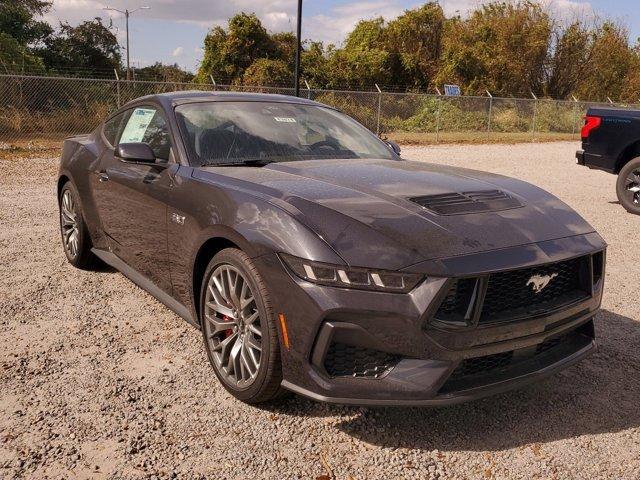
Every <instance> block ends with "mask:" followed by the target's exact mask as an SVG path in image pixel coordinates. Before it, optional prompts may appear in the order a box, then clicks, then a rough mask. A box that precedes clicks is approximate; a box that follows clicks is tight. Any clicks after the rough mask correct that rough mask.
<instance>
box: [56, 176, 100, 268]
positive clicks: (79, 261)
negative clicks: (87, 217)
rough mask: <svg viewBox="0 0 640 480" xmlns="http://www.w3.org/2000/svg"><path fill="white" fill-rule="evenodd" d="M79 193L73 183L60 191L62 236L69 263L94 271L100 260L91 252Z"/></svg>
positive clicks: (68, 183) (67, 184)
mask: <svg viewBox="0 0 640 480" xmlns="http://www.w3.org/2000/svg"><path fill="white" fill-rule="evenodd" d="M79 197H80V196H79V195H78V191H77V190H76V188H75V186H74V185H73V184H72V183H71V182H67V183H65V185H64V186H63V187H62V190H61V191H60V234H61V236H62V247H63V249H64V253H65V255H66V256H67V260H69V263H70V264H71V265H73V266H74V267H76V268H80V269H83V270H92V269H95V268H96V267H98V266H99V265H100V260H99V259H98V257H96V256H95V255H94V254H93V252H91V238H90V237H89V232H88V231H87V226H86V225H85V223H84V219H83V216H82V207H81V205H80V200H79Z"/></svg>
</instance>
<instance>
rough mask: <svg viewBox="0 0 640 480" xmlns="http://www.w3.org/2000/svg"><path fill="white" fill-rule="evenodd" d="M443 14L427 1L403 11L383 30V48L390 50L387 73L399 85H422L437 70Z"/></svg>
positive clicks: (426, 85)
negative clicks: (390, 73)
mask: <svg viewBox="0 0 640 480" xmlns="http://www.w3.org/2000/svg"><path fill="white" fill-rule="evenodd" d="M444 28H445V17H444V13H443V12H442V8H441V7H440V5H439V4H437V3H435V2H429V3H426V4H425V5H423V6H422V7H419V8H416V9H414V10H407V11H405V12H404V14H402V15H400V16H399V17H398V18H396V19H395V20H392V21H391V22H389V24H388V25H387V27H386V28H385V29H384V49H385V50H387V51H388V52H390V53H391V62H392V65H391V72H392V77H393V78H394V81H395V82H396V83H398V84H401V85H406V86H413V87H423V88H426V87H428V86H430V85H432V84H434V83H435V77H436V75H437V74H438V71H439V69H440V61H441V56H442V40H443V34H444Z"/></svg>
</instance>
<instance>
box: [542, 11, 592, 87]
mask: <svg viewBox="0 0 640 480" xmlns="http://www.w3.org/2000/svg"><path fill="white" fill-rule="evenodd" d="M553 36H554V37H555V41H554V44H555V46H554V48H553V53H551V54H550V59H549V67H548V79H547V82H546V88H545V93H546V95H548V96H550V97H552V98H568V97H569V96H570V95H571V94H572V93H573V92H575V91H576V88H577V87H578V85H579V84H580V82H581V81H582V79H583V78H584V76H585V74H586V73H587V71H588V70H589V69H590V68H592V67H591V56H592V54H593V34H592V32H591V31H590V29H589V28H587V27H586V26H585V25H584V24H583V23H581V22H573V23H571V24H569V25H568V26H567V27H566V28H561V27H560V28H556V29H554V32H553Z"/></svg>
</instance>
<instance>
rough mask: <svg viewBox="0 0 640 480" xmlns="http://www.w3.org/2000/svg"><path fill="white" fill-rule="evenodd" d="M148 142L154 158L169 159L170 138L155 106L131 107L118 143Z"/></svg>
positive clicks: (164, 122)
mask: <svg viewBox="0 0 640 480" xmlns="http://www.w3.org/2000/svg"><path fill="white" fill-rule="evenodd" d="M133 142H143V143H147V144H149V146H150V147H151V149H152V150H153V153H154V154H155V155H156V158H160V159H163V160H168V159H169V152H170V150H171V140H170V137H169V130H168V128H167V123H166V121H165V119H164V117H163V116H162V114H161V113H160V112H159V111H158V109H156V108H155V107H138V108H135V109H133V111H132V112H131V116H130V117H129V120H128V121H127V124H126V125H125V127H124V130H123V131H122V135H121V136H120V141H119V142H118V143H133Z"/></svg>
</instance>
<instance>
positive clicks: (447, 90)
mask: <svg viewBox="0 0 640 480" xmlns="http://www.w3.org/2000/svg"><path fill="white" fill-rule="evenodd" d="M444 94H445V95H446V96H447V97H459V96H460V95H462V93H460V85H445V86H444Z"/></svg>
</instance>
